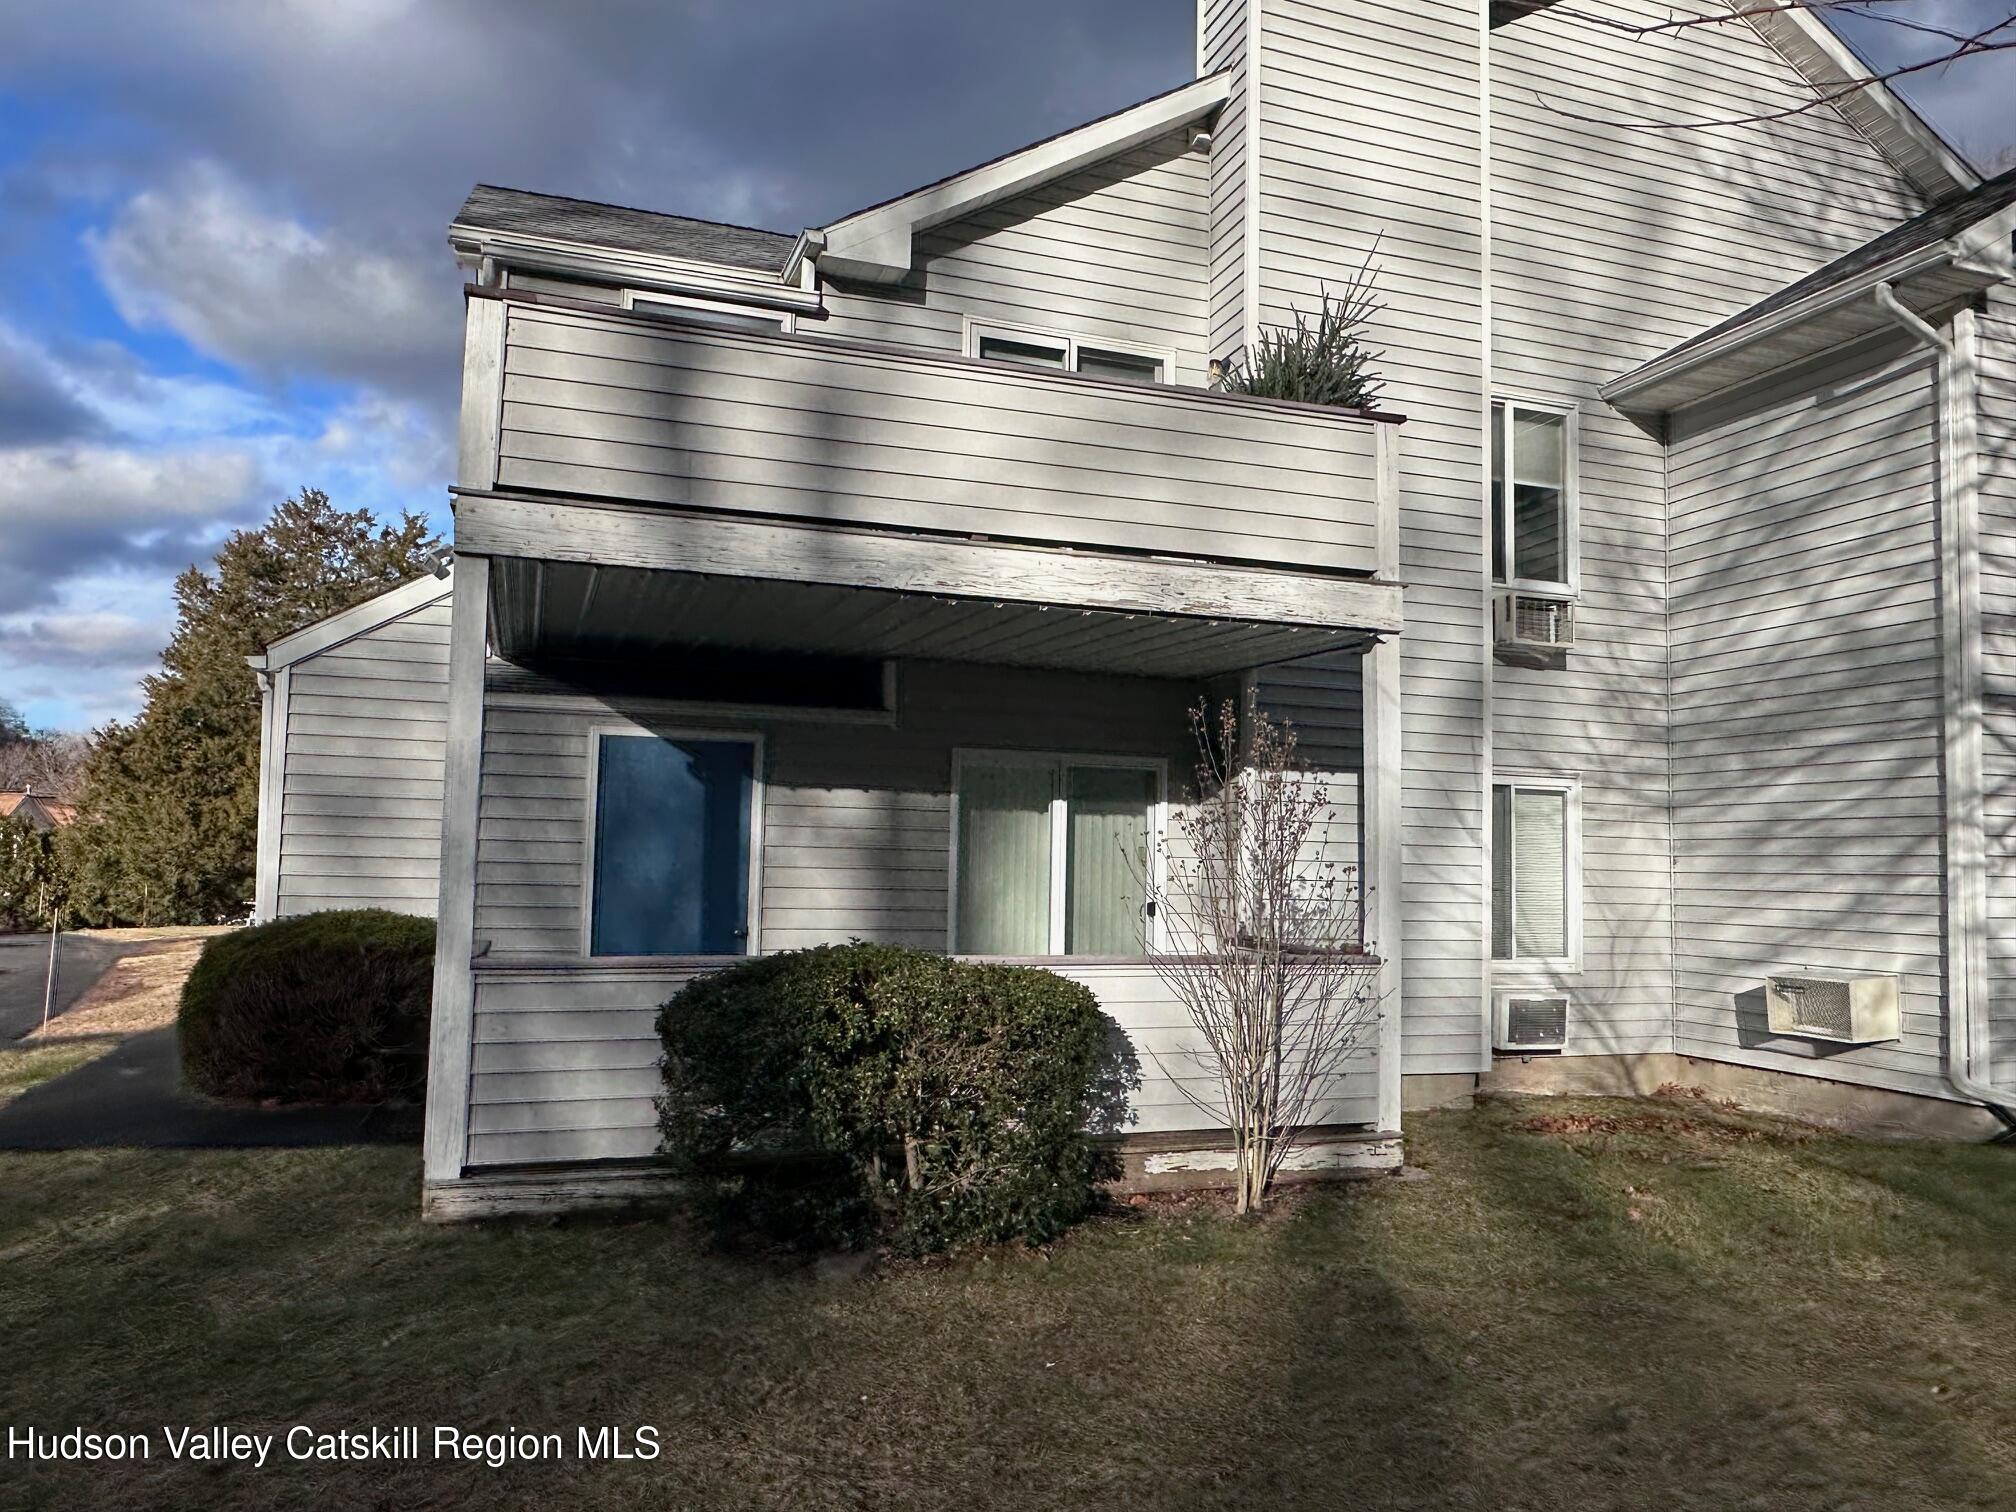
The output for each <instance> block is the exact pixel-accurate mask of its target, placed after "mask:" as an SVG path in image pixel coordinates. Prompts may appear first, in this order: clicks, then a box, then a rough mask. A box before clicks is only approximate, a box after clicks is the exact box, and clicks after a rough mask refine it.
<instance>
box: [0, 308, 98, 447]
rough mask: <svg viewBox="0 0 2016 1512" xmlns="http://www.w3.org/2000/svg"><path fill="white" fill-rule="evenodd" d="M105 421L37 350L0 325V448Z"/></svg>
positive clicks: (69, 434) (86, 431) (94, 431)
mask: <svg viewBox="0 0 2016 1512" xmlns="http://www.w3.org/2000/svg"><path fill="white" fill-rule="evenodd" d="M103 431H104V425H103V423H102V422H101V421H100V419H99V417H98V416H97V415H95V414H94V413H92V411H91V409H90V408H89V407H88V406H86V405H85V404H83V403H82V402H80V401H79V400H78V399H77V397H76V396H75V395H74V394H72V393H71V392H70V391H69V389H68V388H67V387H66V386H65V385H64V384H63V382H62V380H61V378H60V377H59V376H58V374H57V373H56V371H55V370H54V369H53V368H52V367H51V366H50V364H49V363H47V362H46V361H45V360H44V359H43V358H42V356H41V354H40V353H39V352H37V351H35V350H34V349H33V348H32V347H30V346H29V345H28V344H27V343H26V342H24V341H21V340H19V339H18V338H16V337H15V336H13V335H12V334H11V333H10V332H9V331H8V330H7V329H6V328H5V327H4V326H0V448H6V447H16V446H37V445H45V444H48V443H50V442H57V441H74V440H78V439H80V438H83V437H88V436H95V435H99V434H102V433H103Z"/></svg>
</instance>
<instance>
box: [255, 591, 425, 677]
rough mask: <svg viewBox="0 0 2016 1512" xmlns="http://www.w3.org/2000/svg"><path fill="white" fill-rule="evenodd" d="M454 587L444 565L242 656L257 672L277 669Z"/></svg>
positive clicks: (387, 621) (403, 614) (388, 621)
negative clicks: (256, 653)
mask: <svg viewBox="0 0 2016 1512" xmlns="http://www.w3.org/2000/svg"><path fill="white" fill-rule="evenodd" d="M454 586H455V579H454V569H453V568H451V567H448V566H445V565H444V566H443V567H441V568H440V569H439V571H438V572H435V573H430V574H428V575H427V576H425V577H417V578H414V579H413V580H412V581H411V582H407V583H401V584H400V585H399V586H398V587H397V588H388V589H386V590H385V591H384V592H383V593H378V594H373V595H372V596H371V597H370V598H368V599H365V600H364V602H363V603H361V604H352V605H351V606H350V607H349V608H348V609H339V610H338V611H337V612H336V613H334V614H332V615H329V616H327V617H326V618H324V619H319V620H317V621H315V623H314V624H312V625H303V626H302V627H301V628H300V629H299V630H294V631H290V632H289V633H288V634H286V635H283V636H281V637H280V638H279V639H278V640H276V641H273V642H272V643H271V644H270V645H268V646H267V647H266V649H265V650H264V651H263V652H261V653H260V654H258V655H257V656H248V657H246V658H245V659H246V660H247V661H248V662H250V663H251V664H252V665H253V667H255V668H256V669H258V670H259V671H262V672H277V671H279V670H280V669H281V668H282V667H287V666H292V665H293V664H294V663H295V662H298V661H304V660H306V659H307V658H308V657H311V656H315V655H318V654H319V653H321V652H323V651H327V650H328V649H329V648H330V647H331V646H337V645H341V644H342V643H343V642H344V641H347V640H352V639H354V638H355V637H357V636H360V635H363V634H366V633H367V632H369V631H372V630H376V629H377V628H378V627H379V626H380V625H389V624H391V623H392V621H394V620H396V619H404V618H405V617H406V616H407V615H409V614H411V613H413V612H414V611H415V610H416V609H424V608H426V607H427V606H428V605H429V604H431V603H434V602H435V601H436V600H438V599H444V598H446V597H447V596H448V594H449V592H450V590H451V589H453V587H454Z"/></svg>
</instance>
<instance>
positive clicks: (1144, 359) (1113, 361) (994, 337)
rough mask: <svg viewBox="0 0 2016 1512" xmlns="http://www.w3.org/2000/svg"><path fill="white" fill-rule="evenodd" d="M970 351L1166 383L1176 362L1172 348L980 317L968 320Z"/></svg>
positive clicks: (1099, 375)
mask: <svg viewBox="0 0 2016 1512" xmlns="http://www.w3.org/2000/svg"><path fill="white" fill-rule="evenodd" d="M966 354H967V355H968V356H969V357H985V358H987V359H988V360H990V361H994V362H1019V363H1021V364H1023V366H1025V367H1041V368H1050V369H1051V370H1053V371H1055V372H1059V373H1084V374H1086V375H1088V376H1090V377H1094V378H1118V379H1121V380H1122V381H1124V382H1130V383H1167V382H1169V381H1170V377H1169V375H1170V372H1171V370H1172V368H1173V366H1174V362H1173V359H1172V358H1171V356H1170V354H1169V353H1167V352H1154V351H1147V350H1143V349H1140V348H1134V347H1126V346H1114V345H1112V344H1110V343H1107V342H1100V341H1080V340H1079V339H1078V338H1077V337H1075V336H1064V335H1057V334H1054V333H1052V332H1049V331H1036V330H1029V329H1025V328H1023V327H1021V326H993V325H982V324H980V323H979V322H977V321H974V322H969V323H968V325H967V335H966Z"/></svg>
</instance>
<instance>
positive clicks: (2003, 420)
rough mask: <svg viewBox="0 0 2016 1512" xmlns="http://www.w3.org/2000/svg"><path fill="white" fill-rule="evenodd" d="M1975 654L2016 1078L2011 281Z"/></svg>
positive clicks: (1998, 365) (2000, 1013) (2006, 1051)
mask: <svg viewBox="0 0 2016 1512" xmlns="http://www.w3.org/2000/svg"><path fill="white" fill-rule="evenodd" d="M1978 330H1979V336H1978V341H1979V348H1980V364H1981V395H1980V415H1979V418H1978V421H1977V424H1978V429H1979V436H1980V451H1981V630H1982V635H1981V640H1982V645H1981V662H1982V695H1983V698H1982V701H1983V706H1984V730H1983V741H1982V766H1983V776H1984V781H1983V787H1984V790H1985V802H1984V805H1983V808H1984V817H1985V820H1986V829H1987V845H1988V983H1989V990H1988V995H1987V996H1988V1001H1987V1002H1986V1004H1984V1005H1983V1011H1985V1012H1986V1013H1987V1014H1988V1024H1989V1066H1990V1070H1991V1076H1990V1080H1991V1081H1992V1082H1993V1083H1994V1084H1995V1085H1996V1086H1998V1087H2006V1088H2016V290H2012V289H2011V288H2009V287H2008V286H2007V285H2004V286H2003V287H2001V288H1999V289H1996V290H1995V291H1994V292H1993V293H1992V294H1991V295H1990V296H1989V299H1988V308H1987V310H1986V311H1985V312H1984V313H1983V314H1982V315H1981V316H1980V318H1979V326H1978Z"/></svg>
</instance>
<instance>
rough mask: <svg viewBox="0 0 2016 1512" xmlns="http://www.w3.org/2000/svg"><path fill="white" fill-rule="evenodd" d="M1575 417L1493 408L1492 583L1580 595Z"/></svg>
mask: <svg viewBox="0 0 2016 1512" xmlns="http://www.w3.org/2000/svg"><path fill="white" fill-rule="evenodd" d="M1576 441H1577V437H1576V423H1575V414H1574V411H1572V410H1567V409H1549V408H1547V407H1545V406H1541V405H1533V404H1526V403H1521V402H1519V401H1517V400H1511V399H1506V400H1500V401H1499V402H1497V403H1495V404H1493V405H1492V406H1491V575H1492V579H1493V580H1494V581H1495V582H1497V583H1499V584H1502V585H1503V586H1505V587H1507V588H1516V589H1519V590H1520V591H1522V592H1529V593H1531V592H1538V593H1544V594H1561V595H1572V594H1573V593H1574V592H1575V590H1576V587H1577V582H1578V575H1579V563H1578V561H1577V550H1576V538H1575V537H1576V512H1577V506H1576V496H1575V495H1576V490H1575V450H1576Z"/></svg>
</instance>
